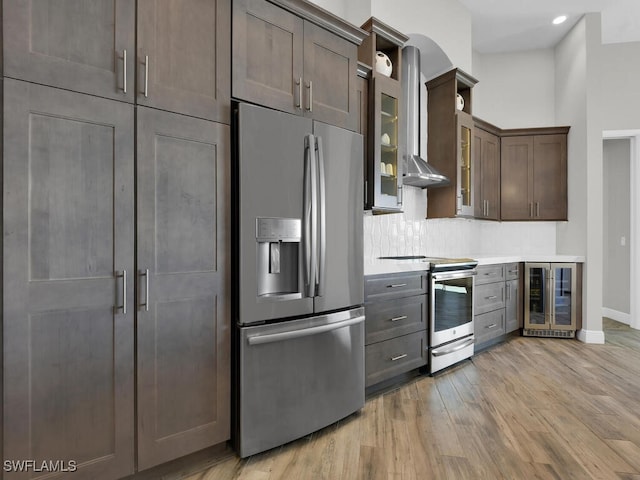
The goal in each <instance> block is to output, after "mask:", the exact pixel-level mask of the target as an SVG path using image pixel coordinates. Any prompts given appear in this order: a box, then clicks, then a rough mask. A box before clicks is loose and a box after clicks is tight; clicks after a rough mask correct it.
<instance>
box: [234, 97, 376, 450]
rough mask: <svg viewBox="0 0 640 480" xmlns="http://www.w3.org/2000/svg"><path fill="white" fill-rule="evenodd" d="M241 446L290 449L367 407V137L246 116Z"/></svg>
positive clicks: (238, 334) (239, 313) (238, 371)
mask: <svg viewBox="0 0 640 480" xmlns="http://www.w3.org/2000/svg"><path fill="white" fill-rule="evenodd" d="M235 126H236V139H237V140H236V152H235V159H236V164H235V169H234V171H235V173H234V177H235V179H236V188H237V191H236V199H235V204H236V208H235V214H236V216H237V218H236V241H237V251H236V255H237V258H236V261H237V263H236V265H237V277H236V281H235V286H236V292H235V295H234V297H235V304H236V308H235V317H236V323H237V326H236V331H235V338H236V340H235V342H236V344H235V347H236V355H235V362H236V363H235V378H236V391H235V395H236V398H235V402H234V403H235V407H236V408H235V413H234V445H235V447H236V450H237V451H238V453H239V455H240V456H241V457H246V456H249V455H253V454H255V453H258V452H261V451H264V450H267V449H270V448H273V447H276V446H279V445H282V444H284V443H287V442H289V441H291V440H294V439H296V438H300V437H303V436H305V435H308V434H309V433H311V432H314V431H316V430H318V429H320V428H323V427H325V426H327V425H329V424H331V423H334V422H336V421H337V420H340V419H341V418H344V417H346V416H348V415H350V414H351V413H353V412H355V411H357V410H359V409H360V408H362V407H363V405H364V309H363V307H362V304H363V301H364V272H363V252H362V242H363V238H362V222H363V219H362V198H363V185H362V183H363V181H362V178H363V172H362V168H363V166H362V145H363V139H362V136H361V135H358V134H355V133H353V132H350V131H347V130H344V129H341V128H337V127H334V126H331V125H326V124H323V123H320V122H317V121H313V120H311V119H309V118H304V117H299V116H295V115H290V114H287V113H283V112H277V111H273V110H269V109H266V108H262V107H257V106H254V105H249V104H244V103H240V104H238V105H237V108H236V110H235Z"/></svg>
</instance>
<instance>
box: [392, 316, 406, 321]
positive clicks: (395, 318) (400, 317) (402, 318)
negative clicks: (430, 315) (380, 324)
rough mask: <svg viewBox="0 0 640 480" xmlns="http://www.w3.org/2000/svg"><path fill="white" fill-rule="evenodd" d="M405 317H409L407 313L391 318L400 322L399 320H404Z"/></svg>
mask: <svg viewBox="0 0 640 480" xmlns="http://www.w3.org/2000/svg"><path fill="white" fill-rule="evenodd" d="M405 318H407V316H406V315H401V316H399V317H393V318H391V319H390V320H391V321H392V322H398V321H400V320H404V319H405Z"/></svg>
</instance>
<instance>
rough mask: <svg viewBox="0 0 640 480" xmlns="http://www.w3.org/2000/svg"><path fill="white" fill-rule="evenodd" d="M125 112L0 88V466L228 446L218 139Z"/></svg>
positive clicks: (108, 479) (120, 463) (109, 467)
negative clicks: (0, 145) (0, 151)
mask: <svg viewBox="0 0 640 480" xmlns="http://www.w3.org/2000/svg"><path fill="white" fill-rule="evenodd" d="M135 108H136V107H134V106H133V105H131V104H126V103H123V102H118V101H114V100H108V99H104V98H98V97H92V96H90V95H86V94H80V93H74V92H70V91H66V90H59V89H56V88H51V87H45V86H41V85H35V84H31V83H28V82H23V81H18V80H12V79H5V80H4V118H5V121H4V125H3V140H4V158H3V163H4V165H3V168H4V170H3V172H4V174H3V178H2V180H3V233H4V235H3V243H2V260H3V270H4V272H3V273H4V276H3V312H2V320H3V323H2V336H3V344H4V351H3V365H2V367H3V389H2V394H3V399H2V401H3V421H2V428H3V445H2V447H3V465H4V462H6V461H11V460H22V459H32V460H34V461H35V462H42V461H49V460H52V461H56V460H60V461H63V462H69V461H71V460H73V461H74V462H75V465H76V466H77V471H76V472H75V473H73V474H71V473H59V474H57V475H56V474H54V475H50V476H47V478H51V479H63V478H71V477H72V478H74V479H78V480H85V479H91V480H114V479H118V478H122V477H125V476H127V475H131V474H133V473H134V472H135V470H136V452H137V470H143V469H146V468H148V467H151V466H153V465H158V464H160V463H163V462H166V461H169V460H172V459H174V458H176V457H178V456H182V455H186V454H189V453H192V452H195V451H197V450H201V449H203V448H205V447H208V446H210V445H214V444H217V443H220V442H223V441H225V440H226V439H228V438H229V430H230V422H229V416H230V415H229V375H230V374H229V357H230V354H229V345H230V341H229V336H230V331H229V328H230V321H229V318H230V315H229V312H228V310H227V308H228V300H227V299H228V298H229V296H230V292H229V291H228V285H229V264H228V256H227V255H226V253H225V252H226V250H227V249H228V248H229V238H228V236H229V213H228V210H229V208H228V206H229V205H228V198H229V195H230V192H229V186H228V185H229V165H228V158H229V154H228V152H229V146H228V138H229V132H228V127H227V126H223V125H219V124H216V123H213V122H209V121H205V120H200V119H195V118H192V117H185V116H182V115H178V114H172V113H167V112H162V111H159V110H154V109H149V108H144V107H138V128H137V135H136V130H135V123H134V117H135V115H134V112H135ZM136 157H137V162H136ZM136 164H137V167H136ZM136 211H137V213H136ZM136 247H137V250H136ZM136 360H137V364H136ZM136 380H137V384H136ZM136 412H137V415H136ZM136 419H137V425H136ZM136 442H137V443H136ZM23 478H35V477H33V476H29V474H26V473H25V472H22V473H19V472H4V479H5V480H11V479H23ZM38 478H40V477H38Z"/></svg>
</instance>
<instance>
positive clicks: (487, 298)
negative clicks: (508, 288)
mask: <svg viewBox="0 0 640 480" xmlns="http://www.w3.org/2000/svg"><path fill="white" fill-rule="evenodd" d="M484 298H485V300H495V299H496V298H498V297H497V295H491V296H489V297H484Z"/></svg>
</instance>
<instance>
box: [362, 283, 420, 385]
mask: <svg viewBox="0 0 640 480" xmlns="http://www.w3.org/2000/svg"><path fill="white" fill-rule="evenodd" d="M427 291H428V276H427V273H426V272H406V273H398V274H382V275H368V276H366V277H365V283H364V296H365V298H364V301H365V313H366V316H367V319H366V322H365V335H366V336H365V385H366V386H367V387H371V386H373V385H376V384H378V383H380V382H383V381H385V380H388V379H390V378H392V377H395V376H397V375H401V374H404V373H407V372H409V371H410V370H413V369H416V368H419V367H423V366H425V365H426V364H427V351H428V344H427V321H428V318H429V313H428V309H429V302H428V294H427Z"/></svg>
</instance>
